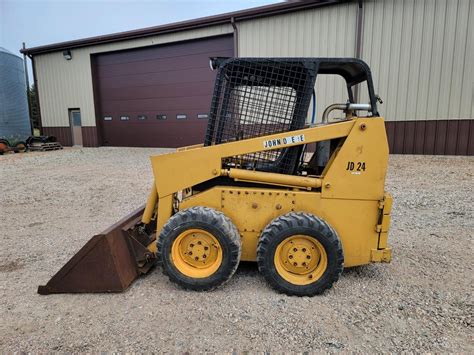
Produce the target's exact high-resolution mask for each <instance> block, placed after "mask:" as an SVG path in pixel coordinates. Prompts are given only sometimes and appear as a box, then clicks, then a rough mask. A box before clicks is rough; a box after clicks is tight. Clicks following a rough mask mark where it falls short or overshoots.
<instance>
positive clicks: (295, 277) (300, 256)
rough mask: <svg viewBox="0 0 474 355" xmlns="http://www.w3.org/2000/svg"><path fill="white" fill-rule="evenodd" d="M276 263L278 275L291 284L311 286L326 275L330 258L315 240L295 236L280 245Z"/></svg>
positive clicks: (275, 259)
mask: <svg viewBox="0 0 474 355" xmlns="http://www.w3.org/2000/svg"><path fill="white" fill-rule="evenodd" d="M274 263H275V268H276V270H277V272H278V274H279V275H280V276H281V277H282V278H283V279H285V280H286V281H288V282H289V283H291V284H294V285H309V284H310V283H313V282H315V281H317V280H319V279H320V278H321V276H322V275H323V274H324V272H325V271H326V268H327V265H328V257H327V254H326V250H325V249H324V247H323V245H322V244H321V243H320V242H319V241H317V240H316V239H315V238H312V237H309V236H306V235H293V236H291V237H288V238H286V239H285V240H283V241H282V242H281V243H280V244H278V246H277V248H276V251H275V257H274Z"/></svg>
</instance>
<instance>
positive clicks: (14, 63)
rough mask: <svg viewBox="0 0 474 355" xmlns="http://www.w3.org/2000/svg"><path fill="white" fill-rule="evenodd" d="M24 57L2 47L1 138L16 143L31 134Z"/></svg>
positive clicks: (0, 52) (0, 69) (0, 64)
mask: <svg viewBox="0 0 474 355" xmlns="http://www.w3.org/2000/svg"><path fill="white" fill-rule="evenodd" d="M27 100H28V99H27V93H26V83H25V70H24V67H23V59H21V58H20V57H17V56H16V55H14V54H12V53H10V52H7V51H6V50H3V49H2V48H0V138H5V139H8V140H10V141H11V142H10V143H14V142H15V141H18V140H23V141H24V140H25V139H26V138H27V137H28V136H29V135H30V134H31V126H30V116H29V112H28V101H27Z"/></svg>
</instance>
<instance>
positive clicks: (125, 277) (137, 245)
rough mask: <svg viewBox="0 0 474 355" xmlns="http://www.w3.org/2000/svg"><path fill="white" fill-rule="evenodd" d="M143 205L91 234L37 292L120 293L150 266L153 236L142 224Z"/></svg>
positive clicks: (151, 262)
mask: <svg viewBox="0 0 474 355" xmlns="http://www.w3.org/2000/svg"><path fill="white" fill-rule="evenodd" d="M143 211H144V207H141V208H139V209H137V210H136V211H134V212H133V213H131V214H129V215H128V216H126V217H125V218H123V219H121V220H120V221H118V222H117V223H115V224H114V225H112V226H111V227H109V228H108V229H106V230H105V231H104V232H102V233H100V234H97V235H95V236H93V237H92V238H91V239H90V240H89V241H88V242H87V243H86V244H85V245H84V246H83V247H82V248H81V249H80V250H79V252H77V253H76V254H75V255H74V256H73V257H72V258H71V259H70V260H69V261H68V262H67V263H66V264H65V265H64V266H63V267H62V268H61V269H60V270H59V271H58V272H57V273H56V274H55V275H54V276H53V277H52V278H51V280H49V282H48V283H47V284H46V285H44V286H39V287H38V293H39V294H41V295H48V294H52V293H92V292H121V291H124V290H125V289H127V288H128V286H130V284H131V283H132V282H133V281H134V280H135V279H136V278H137V277H138V276H139V275H140V274H144V273H146V272H148V270H149V269H150V268H151V267H152V266H153V264H154V261H155V260H154V259H155V256H154V254H153V253H152V252H151V251H150V250H148V248H147V246H148V245H149V244H150V243H152V242H153V240H154V239H155V235H154V234H152V233H150V234H149V233H147V232H146V230H145V228H144V227H143V225H142V223H141V216H142V215H143Z"/></svg>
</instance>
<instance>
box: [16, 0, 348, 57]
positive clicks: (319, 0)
mask: <svg viewBox="0 0 474 355" xmlns="http://www.w3.org/2000/svg"><path fill="white" fill-rule="evenodd" d="M348 1H351V0H307V1H287V2H282V3H277V4H272V5H266V6H260V7H254V8H251V9H246V10H240V11H234V12H228V13H224V14H219V15H214V16H208V17H201V18H197V19H193V20H188V21H181V22H174V23H171V24H166V25H160V26H154V27H147V28H142V29H138V30H132V31H126V32H118V33H113V34H109V35H103V36H96V37H88V38H83V39H78V40H73V41H67V42H60V43H54V44H48V45H45V46H39V47H32V48H25V49H22V50H20V52H21V53H25V54H27V55H37V54H42V53H48V52H55V51H61V50H65V49H73V48H79V47H87V46H91V45H97V44H104V43H111V42H118V41H124V40H129V39H136V38H143V37H148V36H155V35H158V34H163V33H171V32H179V31H185V30H190V29H194V28H201V27H206V26H212V25H218V24H225V23H231V22H232V21H234V22H237V21H242V20H248V19H252V18H257V17H265V16H272V15H278V14H282V13H287V12H293V11H300V10H305V9H309V8H315V7H320V6H328V5H334V4H339V3H343V2H348Z"/></svg>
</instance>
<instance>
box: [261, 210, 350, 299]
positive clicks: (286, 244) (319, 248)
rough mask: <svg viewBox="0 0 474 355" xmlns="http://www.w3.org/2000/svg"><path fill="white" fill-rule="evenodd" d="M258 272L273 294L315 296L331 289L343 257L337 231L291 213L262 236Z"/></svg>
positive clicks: (340, 269)
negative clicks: (277, 292) (275, 291)
mask: <svg viewBox="0 0 474 355" xmlns="http://www.w3.org/2000/svg"><path fill="white" fill-rule="evenodd" d="M257 263H258V269H259V271H260V272H261V273H262V275H263V276H264V278H265V279H266V281H267V282H268V283H269V284H270V286H272V287H273V288H274V289H275V290H277V291H279V292H282V293H285V294H287V295H295V296H314V295H318V294H321V293H323V292H324V291H325V290H327V289H329V288H331V287H332V285H333V283H335V282H336V281H337V280H338V279H339V276H340V275H341V273H342V270H343V267H344V254H343V250H342V244H341V241H340V239H339V237H338V235H337V233H336V231H335V230H334V229H333V228H331V227H330V226H329V224H327V223H326V222H325V221H324V220H322V219H321V218H318V217H316V216H314V215H312V214H309V213H303V212H298V213H296V212H291V213H288V214H285V215H283V216H280V217H278V218H276V219H274V220H273V221H272V222H271V223H270V224H269V225H268V226H267V227H266V228H265V230H264V231H263V232H262V235H261V236H260V240H259V243H258V248H257Z"/></svg>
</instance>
